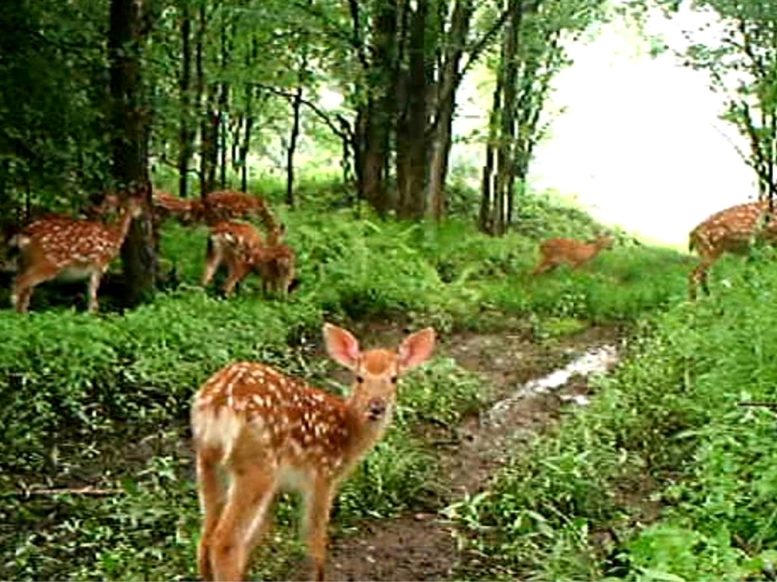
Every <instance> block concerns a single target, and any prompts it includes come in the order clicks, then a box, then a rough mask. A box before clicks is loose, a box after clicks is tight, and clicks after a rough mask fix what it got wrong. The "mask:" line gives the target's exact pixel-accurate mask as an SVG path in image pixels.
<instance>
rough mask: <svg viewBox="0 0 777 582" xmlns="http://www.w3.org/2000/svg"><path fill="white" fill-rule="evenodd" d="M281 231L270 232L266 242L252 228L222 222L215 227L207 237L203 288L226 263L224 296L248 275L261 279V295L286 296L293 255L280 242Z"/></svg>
mask: <svg viewBox="0 0 777 582" xmlns="http://www.w3.org/2000/svg"><path fill="white" fill-rule="evenodd" d="M281 233H282V230H281V231H273V232H272V233H271V234H270V235H269V236H268V238H267V241H266V242H265V241H264V240H263V239H262V235H260V234H259V231H258V230H256V228H255V227H254V226H253V225H251V224H246V223H242V222H234V221H223V222H219V223H218V224H216V225H214V226H212V227H211V229H210V233H209V235H208V255H207V258H206V261H205V272H204V274H203V277H202V285H203V287H207V286H208V284H210V282H211V280H212V279H213V276H214V275H215V274H216V271H217V270H218V268H219V266H220V265H221V264H222V263H226V265H227V270H228V275H227V280H226V282H225V283H224V288H223V291H224V294H225V295H226V296H230V295H231V294H232V292H233V291H234V289H235V285H237V284H238V283H239V282H240V281H242V280H243V279H244V278H245V277H246V276H247V275H248V274H249V273H250V272H251V271H257V272H258V273H259V275H260V276H261V277H262V291H263V292H264V293H265V294H266V293H267V291H268V290H270V289H271V290H272V291H273V292H278V293H280V294H281V295H282V296H283V297H284V298H285V297H286V296H287V295H288V292H289V289H290V287H291V284H292V281H293V280H294V273H295V271H294V263H295V255H294V251H293V250H292V249H291V248H290V247H289V246H287V245H285V244H283V242H282V241H281Z"/></svg>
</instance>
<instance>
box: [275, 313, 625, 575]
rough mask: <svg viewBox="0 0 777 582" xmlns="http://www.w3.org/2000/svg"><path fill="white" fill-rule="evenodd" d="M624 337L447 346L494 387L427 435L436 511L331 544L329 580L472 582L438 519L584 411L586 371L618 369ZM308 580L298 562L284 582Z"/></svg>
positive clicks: (513, 335)
mask: <svg viewBox="0 0 777 582" xmlns="http://www.w3.org/2000/svg"><path fill="white" fill-rule="evenodd" d="M359 331H360V333H361V334H362V337H366V338H367V339H368V340H370V342H373V341H374V342H375V343H378V342H382V341H385V340H389V341H390V340H391V339H392V338H394V337H396V335H397V331H398V330H397V325H396V324H382V325H381V324H378V325H376V324H372V325H370V327H369V328H368V329H365V330H364V331H361V330H359ZM625 333H626V332H625V330H624V329H622V328H618V327H612V326H607V327H591V328H588V329H586V330H585V331H583V332H580V333H578V334H576V335H574V336H570V337H567V338H564V339H558V340H554V341H551V342H545V343H537V342H536V341H533V340H532V339H531V334H530V333H528V332H520V331H517V332H499V333H493V334H488V333H486V334H483V333H456V334H452V335H450V336H448V337H446V338H443V339H442V341H441V342H440V344H439V346H438V349H437V353H438V354H439V355H442V356H447V357H451V358H453V359H455V361H456V362H457V363H458V364H459V365H460V366H462V367H463V368H466V369H468V370H470V371H474V372H477V373H479V374H480V375H481V376H482V377H483V378H484V382H487V383H489V384H490V385H491V392H490V393H489V402H488V403H487V404H486V406H485V407H484V408H483V409H481V410H480V411H479V412H478V413H476V414H473V415H471V416H470V417H468V418H466V419H465V420H464V421H463V422H462V423H461V424H459V425H458V426H454V427H441V426H427V427H425V428H424V430H425V431H426V433H427V434H425V437H426V441H427V442H428V443H431V446H432V447H433V450H434V453H435V454H436V456H437V458H438V460H439V464H440V467H441V472H442V475H440V481H441V483H442V484H443V486H444V493H443V494H442V495H441V496H440V498H439V499H438V500H437V506H436V507H435V508H434V509H433V510H431V511H426V512H422V513H418V512H416V513H408V514H406V515H401V516H399V517H397V518H394V519H376V520H371V521H365V522H361V523H360V524H359V527H358V531H357V532H355V533H353V534H344V535H340V536H338V535H337V534H334V535H333V538H332V539H331V540H330V544H329V559H328V565H327V574H326V575H327V580H332V581H335V580H337V581H350V580H450V579H454V578H456V577H459V578H460V579H461V576H465V577H469V578H473V577H475V578H476V577H477V571H478V569H479V568H478V564H477V560H476V559H473V557H472V556H467V555H466V554H465V552H464V551H462V550H460V549H459V548H458V547H457V536H456V532H455V530H454V529H453V527H454V526H453V525H452V524H451V523H450V522H447V521H446V519H445V517H444V516H443V515H442V513H441V511H442V510H443V509H444V508H445V507H446V506H447V505H449V504H450V503H452V502H455V501H456V500H458V499H461V498H463V497H465V496H467V495H469V496H472V495H475V494H476V493H478V492H479V491H482V490H484V489H486V488H487V487H488V484H489V481H490V479H491V478H492V477H493V476H494V474H495V473H496V472H497V471H498V469H499V468H500V467H501V466H503V465H504V464H505V462H506V461H507V460H508V455H509V453H510V452H511V451H514V450H515V447H516V446H519V445H520V443H521V442H526V441H527V440H528V439H530V438H531V437H532V436H534V435H536V434H538V433H540V432H541V431H543V430H544V429H546V428H548V427H550V426H552V425H553V424H554V423H556V422H558V420H559V418H560V417H561V415H562V413H563V410H564V407H565V406H566V407H568V406H570V405H571V406H574V405H575V404H574V403H578V404H579V403H584V402H585V398H586V396H587V395H588V394H589V392H590V388H589V385H588V381H587V379H586V378H585V374H586V373H587V372H588V370H586V369H585V368H586V367H587V366H590V367H597V366H598V367H601V368H606V369H609V368H611V367H612V366H614V365H615V363H616V359H617V355H616V350H617V348H618V347H619V346H620V343H621V342H622V341H623V339H624V337H625ZM565 366H566V367H567V368H566V369H565ZM309 575H310V570H309V565H308V564H307V563H306V562H305V561H304V560H303V561H301V562H299V563H296V564H294V565H293V567H292V568H291V569H290V571H289V572H288V574H287V579H289V580H308V579H309Z"/></svg>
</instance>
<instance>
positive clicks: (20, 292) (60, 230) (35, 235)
mask: <svg viewBox="0 0 777 582" xmlns="http://www.w3.org/2000/svg"><path fill="white" fill-rule="evenodd" d="M142 209H143V201H142V199H141V198H138V197H130V198H128V199H127V200H126V201H125V202H124V203H123V204H122V207H121V211H120V214H119V218H118V219H117V221H116V222H115V223H113V224H104V223H102V222H99V221H92V220H77V219H74V218H70V217H66V216H54V217H49V218H44V219H41V220H36V221H35V222H32V223H30V224H29V225H27V226H26V227H25V228H24V229H23V230H22V231H21V232H20V233H19V234H17V235H16V236H14V237H13V239H12V241H11V245H12V246H15V247H16V248H17V249H18V250H19V270H18V273H17V275H16V279H15V280H14V284H13V292H12V295H11V302H12V304H13V305H14V307H16V310H17V311H19V312H26V311H27V310H28V308H29V304H30V298H31V297H32V292H33V290H34V289H35V287H36V286H37V285H40V284H41V283H44V282H45V281H50V280H51V279H65V280H79V279H88V280H89V311H90V312H96V311H97V309H98V304H97V290H98V289H99V287H100V280H101V279H102V276H103V274H104V273H105V271H106V270H107V269H108V266H109V265H110V263H111V261H113V259H114V258H115V257H116V256H117V255H118V254H119V251H120V249H121V246H122V244H124V239H125V238H126V236H127V232H128V231H129V227H130V223H131V222H132V220H133V219H134V218H137V217H138V216H140V214H141V213H142Z"/></svg>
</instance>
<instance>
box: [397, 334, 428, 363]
mask: <svg viewBox="0 0 777 582" xmlns="http://www.w3.org/2000/svg"><path fill="white" fill-rule="evenodd" d="M433 351H434V329H432V328H431V327H427V328H426V329H422V330H421V331H417V332H415V333H414V334H412V335H409V336H407V337H406V338H405V339H404V341H403V342H402V343H401V344H400V345H399V350H398V356H399V367H400V368H402V369H404V370H409V369H410V368H415V367H416V366H420V365H421V364H423V363H424V362H425V361H426V360H428V359H429V356H431V355H432V352H433Z"/></svg>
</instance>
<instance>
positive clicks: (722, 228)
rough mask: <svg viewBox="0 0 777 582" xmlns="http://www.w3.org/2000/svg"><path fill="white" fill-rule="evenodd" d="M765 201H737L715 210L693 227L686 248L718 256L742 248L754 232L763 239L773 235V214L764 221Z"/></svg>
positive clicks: (776, 231)
mask: <svg viewBox="0 0 777 582" xmlns="http://www.w3.org/2000/svg"><path fill="white" fill-rule="evenodd" d="M766 213H768V202H767V201H756V202H748V203H746V204H737V205H736V206H732V207H730V208H726V209H725V210H721V211H720V212H716V213H715V214H713V215H712V216H710V217H709V218H707V219H706V220H704V221H703V222H701V223H700V224H699V225H698V226H697V227H696V228H694V229H693V230H692V231H691V233H690V236H689V245H688V247H689V250H696V251H697V252H698V253H699V254H701V255H702V256H719V255H721V254H723V253H726V252H728V253H734V254H741V253H743V252H746V251H747V249H748V248H749V247H750V244H751V243H752V241H753V238H754V236H755V235H756V234H759V235H760V236H763V237H764V238H766V239H767V240H773V239H775V238H776V237H777V224H776V223H775V221H777V217H772V220H771V221H769V222H768V223H767V222H766V220H765V218H766Z"/></svg>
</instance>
